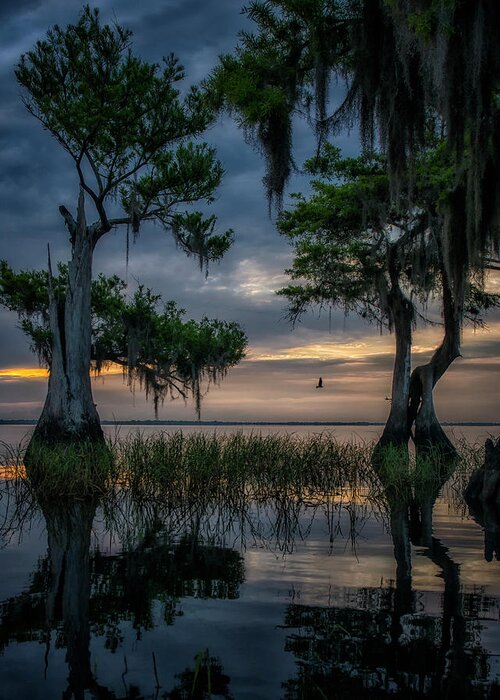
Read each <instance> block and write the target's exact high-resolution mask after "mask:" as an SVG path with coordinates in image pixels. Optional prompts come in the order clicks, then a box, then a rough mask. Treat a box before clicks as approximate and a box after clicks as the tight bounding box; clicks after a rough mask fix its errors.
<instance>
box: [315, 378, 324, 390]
mask: <svg viewBox="0 0 500 700" xmlns="http://www.w3.org/2000/svg"><path fill="white" fill-rule="evenodd" d="M322 388H323V377H320V378H319V379H318V383H317V384H316V389H322Z"/></svg>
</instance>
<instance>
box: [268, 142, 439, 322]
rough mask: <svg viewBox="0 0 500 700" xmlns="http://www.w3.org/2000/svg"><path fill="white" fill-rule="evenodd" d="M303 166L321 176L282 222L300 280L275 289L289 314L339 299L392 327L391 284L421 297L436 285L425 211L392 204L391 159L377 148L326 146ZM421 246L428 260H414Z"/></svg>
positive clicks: (293, 275) (345, 305) (293, 273)
mask: <svg viewBox="0 0 500 700" xmlns="http://www.w3.org/2000/svg"><path fill="white" fill-rule="evenodd" d="M306 169H307V171H308V172H313V173H319V174H321V175H322V178H323V179H321V180H315V181H313V183H312V188H313V194H312V195H311V196H310V197H309V198H305V197H303V196H302V195H295V204H294V207H293V209H290V210H288V211H286V212H284V213H282V215H281V216H280V218H279V220H278V229H279V231H280V233H282V234H283V235H285V236H287V237H288V238H289V239H290V241H291V243H292V245H293V247H294V253H295V257H294V261H293V266H292V268H291V269H290V270H288V271H287V272H288V274H289V275H290V276H291V278H292V280H297V281H298V282H299V283H298V284H295V283H294V284H291V285H289V286H288V287H285V288H284V289H281V290H280V291H279V292H278V294H280V295H283V296H286V297H287V299H288V301H289V302H290V314H291V316H292V318H296V317H297V316H299V315H300V314H301V313H302V312H303V311H304V310H305V309H306V308H307V307H308V306H310V305H311V304H319V305H327V306H328V305H331V306H335V305H339V306H341V307H343V308H344V310H345V311H355V312H357V313H359V314H360V315H361V316H362V317H363V318H367V319H368V320H370V321H376V322H378V323H382V322H384V321H385V322H388V323H389V325H390V324H391V312H390V309H389V307H388V306H387V296H388V294H389V289H390V287H391V285H394V284H401V285H404V286H406V287H407V286H410V285H412V290H413V291H414V293H416V294H417V295H419V296H421V297H422V296H425V295H426V294H428V293H430V292H431V291H432V289H433V288H434V274H433V273H434V272H435V269H436V263H437V257H436V250H435V248H433V247H432V245H429V233H428V232H427V231H426V229H427V224H428V221H429V217H428V211H427V210H426V209H422V208H417V207H414V208H413V209H412V210H411V211H405V212H400V211H398V210H397V208H395V207H394V206H393V205H392V200H391V193H390V182H389V177H388V175H387V170H386V163H385V160H384V159H383V158H382V157H381V156H380V155H378V154H376V153H367V154H366V155H364V156H360V157H359V158H346V159H342V158H341V155H340V152H339V150H338V149H336V148H334V147H332V146H330V145H329V144H325V146H324V147H323V149H322V152H321V153H320V155H319V157H318V158H316V159H313V160H311V161H308V163H307V164H306ZM418 201H419V202H420V201H421V200H420V199H419V200H418ZM422 250H424V251H425V265H420V266H416V265H415V262H416V257H417V254H418V255H420V254H421V251H422Z"/></svg>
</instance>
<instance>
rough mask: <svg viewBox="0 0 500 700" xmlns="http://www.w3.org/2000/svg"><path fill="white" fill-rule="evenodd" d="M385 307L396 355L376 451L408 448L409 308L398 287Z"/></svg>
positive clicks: (410, 317)
mask: <svg viewBox="0 0 500 700" xmlns="http://www.w3.org/2000/svg"><path fill="white" fill-rule="evenodd" d="M388 303H389V304H390V306H391V313H392V319H393V325H394V333H395V336H396V355H395V359H394V369H393V374H392V397H391V411H390V413H389V417H388V419H387V423H386V424H385V427H384V431H383V433H382V436H381V438H380V440H379V442H378V444H377V449H379V448H382V447H388V446H389V445H392V446H394V447H402V446H404V445H407V444H408V437H409V432H408V418H407V409H408V396H409V391H410V371H411V335H412V333H411V331H412V323H413V306H412V304H411V302H409V301H408V299H406V297H405V295H404V294H403V292H402V291H401V289H400V288H399V286H398V287H396V288H395V289H393V290H392V291H391V293H390V295H389V300H388Z"/></svg>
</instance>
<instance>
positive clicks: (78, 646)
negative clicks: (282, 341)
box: [0, 483, 500, 700]
mask: <svg viewBox="0 0 500 700" xmlns="http://www.w3.org/2000/svg"><path fill="white" fill-rule="evenodd" d="M17 495H18V498H17V500H16V493H15V492H14V490H13V488H12V485H9V484H7V483H4V484H3V489H2V500H1V501H0V511H1V512H0V517H1V519H0V525H1V524H2V523H3V527H2V540H1V542H0V546H1V548H0V571H1V572H2V575H1V577H0V601H3V602H1V603H0V650H1V651H0V653H1V655H0V699H1V700H7V699H9V700H10V699H11V698H12V699H13V698H20V699H21V700H22V699H24V698H26V699H28V698H29V699H30V700H31V699H33V700H38V699H40V700H41V699H42V698H43V699H44V700H46V699H51V698H61V697H62V698H130V699H132V698H171V699H175V698H177V699H179V698H190V697H195V698H202V697H209V688H210V694H211V697H213V698H216V697H223V698H230V697H231V698H235V699H237V700H239V699H246V698H248V699H250V698H251V699H252V700H258V699H260V698H262V699H271V700H273V699H275V698H283V699H288V700H292V699H294V700H295V699H297V700H298V699H299V698H307V699H309V698H318V699H321V698H325V697H326V698H344V697H345V698H350V699H355V698H365V697H367V698H368V697H369V698H382V697H391V698H394V697H397V698H421V697H422V698H424V697H433V698H434V697H435V698H445V697H453V698H476V697H477V698H486V697H491V698H494V697H500V694H499V689H498V687H497V686H496V683H500V576H499V574H500V564H499V561H498V560H497V559H496V558H495V553H496V552H497V551H498V552H499V553H500V534H499V533H500V527H499V525H498V523H499V520H498V518H496V516H494V517H493V516H492V514H491V513H490V514H489V520H488V519H487V520H486V522H487V528H486V530H485V529H484V528H483V526H482V525H481V524H479V523H478V522H476V521H475V520H474V519H473V518H472V517H471V516H470V515H469V513H468V510H467V508H466V506H465V505H464V503H463V501H462V500H461V498H460V494H458V493H457V492H456V491H455V490H454V489H452V488H447V487H445V488H444V489H442V490H441V492H440V493H439V494H433V495H431V496H426V497H424V495H423V494H416V501H415V502H414V503H413V507H412V510H411V513H410V511H409V509H407V508H406V506H404V505H403V504H402V503H401V502H399V501H398V500H397V499H394V500H391V498H390V497H389V496H388V495H386V496H385V497H384V495H382V497H380V496H379V497H378V498H377V499H375V500H374V499H373V498H372V496H371V491H368V490H366V489H361V490H359V491H357V493H356V494H355V495H354V496H353V494H352V493H351V492H349V491H347V490H346V491H345V492H339V493H335V494H324V493H323V494H321V493H315V494H312V493H302V494H296V493H295V494H292V493H287V492H285V491H281V492H279V493H276V494H275V495H274V496H269V495H268V496H267V497H266V498H265V499H263V500H262V499H261V500H259V499H257V500H255V499H252V498H250V497H249V498H248V500H244V501H243V500H240V499H239V498H236V497H235V494H227V499H225V498H222V499H221V498H219V499H217V500H215V501H211V500H210V499H209V498H208V497H207V498H204V497H203V494H201V496H200V498H198V499H194V500H193V501H192V502H189V503H185V502H178V501H176V502H174V501H171V502H169V503H167V502H166V501H161V500H158V501H155V502H154V503H144V502H137V501H134V499H132V498H131V497H129V496H127V495H124V494H118V495H117V496H116V498H115V499H112V500H108V501H106V503H103V504H95V503H85V502H84V501H74V502H71V503H64V502H60V503H58V504H57V506H56V507H54V506H51V507H48V506H47V505H43V504H42V505H40V504H37V503H36V502H30V500H29V499H28V498H27V496H26V495H24V496H23V494H22V493H21V494H20V495H19V493H18V494H17ZM419 498H420V501H418V499H419ZM495 518H496V519H495ZM487 559H491V561H487Z"/></svg>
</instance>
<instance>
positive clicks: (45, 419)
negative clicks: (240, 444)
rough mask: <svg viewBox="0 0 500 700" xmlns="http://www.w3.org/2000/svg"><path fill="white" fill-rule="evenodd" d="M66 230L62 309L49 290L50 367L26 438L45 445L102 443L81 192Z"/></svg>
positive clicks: (89, 236)
mask: <svg viewBox="0 0 500 700" xmlns="http://www.w3.org/2000/svg"><path fill="white" fill-rule="evenodd" d="M72 228H73V230H71V228H70V233H71V240H72V258H71V262H70V263H69V265H68V287H67V291H66V299H65V302H64V304H62V303H61V302H59V301H58V300H57V299H56V297H55V293H54V290H53V289H51V290H50V329H51V332H52V338H53V339H52V363H51V367H50V376H49V386H48V392H47V397H46V400H45V405H44V407H43V411H42V414H41V416H40V419H39V421H38V425H37V426H36V428H35V432H34V434H33V438H32V440H33V439H35V440H37V441H42V442H43V443H47V444H53V443H57V442H65V441H75V440H81V439H90V440H97V441H102V440H103V432H102V429H101V425H100V421H99V415H98V413H97V410H96V407H95V404H94V399H93V396H92V386H91V382H90V357H91V307H90V304H91V285H92V254H93V249H94V229H93V227H89V226H87V224H86V220H85V209H84V196H83V191H82V190H81V191H80V196H79V199H78V214H77V220H76V223H75V225H74V227H72Z"/></svg>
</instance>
